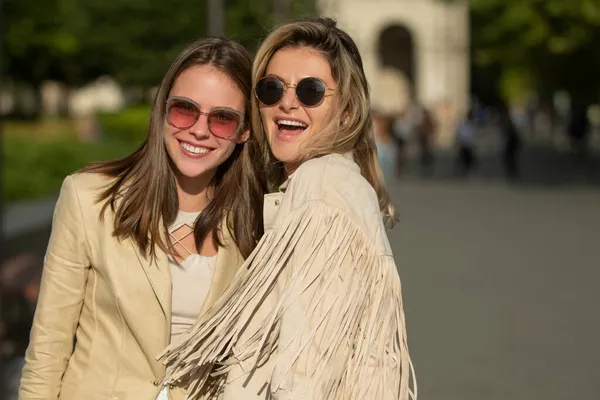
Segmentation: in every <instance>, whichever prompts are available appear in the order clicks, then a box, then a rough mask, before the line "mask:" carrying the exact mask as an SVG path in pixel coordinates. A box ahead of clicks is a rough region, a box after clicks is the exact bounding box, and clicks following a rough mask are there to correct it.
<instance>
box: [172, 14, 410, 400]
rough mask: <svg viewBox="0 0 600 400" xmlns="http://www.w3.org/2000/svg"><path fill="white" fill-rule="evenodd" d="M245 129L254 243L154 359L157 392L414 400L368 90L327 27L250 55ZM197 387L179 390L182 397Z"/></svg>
mask: <svg viewBox="0 0 600 400" xmlns="http://www.w3.org/2000/svg"><path fill="white" fill-rule="evenodd" d="M253 81H254V92H255V97H254V99H253V100H252V118H253V120H252V122H253V129H254V132H255V134H256V137H257V140H258V141H259V142H260V143H261V145H262V147H263V152H264V155H265V165H266V168H267V173H268V178H269V183H270V185H271V190H272V193H271V194H268V195H267V196H266V197H265V204H264V228H265V235H264V236H263V238H262V239H261V241H260V242H259V244H258V246H257V248H256V249H255V251H254V252H253V253H252V254H251V255H250V257H249V258H248V259H247V261H246V263H245V264H244V266H243V267H242V269H241V271H240V273H238V275H237V276H236V278H235V280H234V283H233V284H232V285H231V286H230V288H229V289H228V290H227V291H226V292H225V294H224V295H223V296H222V298H221V299H220V300H219V301H218V302H217V303H216V304H215V306H214V307H212V308H211V309H210V310H209V311H208V313H207V314H205V316H204V317H203V318H201V320H200V321H199V322H198V324H197V325H196V326H195V327H194V328H193V329H192V330H191V331H190V332H189V333H187V334H186V335H185V337H184V338H183V339H182V342H180V343H178V344H176V345H173V346H171V347H170V348H169V349H168V350H167V352H166V353H165V355H166V358H165V359H164V360H165V362H166V364H167V375H166V381H167V382H172V383H175V382H183V383H186V384H190V385H191V387H194V388H196V390H198V391H200V390H201V389H202V388H206V382H207V379H208V377H209V376H212V377H219V376H221V377H223V380H222V386H221V387H216V386H214V387H213V388H214V392H213V393H214V394H215V395H216V394H217V393H218V392H221V391H222V396H223V397H222V398H223V399H225V400H233V399H235V400H238V399H239V400H241V399H254V398H256V399H258V398H261V399H264V398H273V399H292V398H294V399H303V400H305V399H310V400H325V399H328V400H336V399H339V400H364V399H378V400H391V399H402V400H408V399H415V398H416V388H415V384H414V376H413V370H412V365H411V361H410V358H409V354H408V348H407V341H406V331H405V319H404V312H403V305H402V295H401V287H400V279H399V277H398V272H397V269H396V265H395V264H394V259H393V256H392V251H391V248H390V244H389V242H388V239H387V237H386V232H385V227H384V220H385V221H386V222H388V223H389V224H390V225H391V224H392V223H393V222H394V220H395V217H396V215H395V214H396V212H395V210H394V207H393V206H392V204H391V203H390V200H389V198H388V195H387V193H386V191H385V188H384V187H383V185H382V177H381V172H380V168H379V166H378V163H377V152H376V149H375V142H374V137H373V124H372V120H371V110H370V104H369V93H368V85H367V81H366V78H365V74H364V71H363V67H362V61H361V57H360V54H359V52H358V50H357V48H356V45H355V44H354V42H353V41H352V39H351V38H350V37H349V36H348V35H347V34H346V33H345V32H343V31H341V30H340V29H338V28H337V27H336V26H335V23H334V22H333V21H332V20H329V19H316V20H307V21H300V22H295V23H290V24H286V25H283V26H280V27H279V28H277V29H275V30H274V31H273V32H272V33H271V34H270V35H269V36H268V37H267V38H266V40H265V41H264V42H263V43H262V45H261V46H260V48H259V50H258V53H257V56H256V59H255V61H254V67H253ZM194 393H196V391H194V390H191V391H190V395H191V398H195V397H194V396H193V395H194Z"/></svg>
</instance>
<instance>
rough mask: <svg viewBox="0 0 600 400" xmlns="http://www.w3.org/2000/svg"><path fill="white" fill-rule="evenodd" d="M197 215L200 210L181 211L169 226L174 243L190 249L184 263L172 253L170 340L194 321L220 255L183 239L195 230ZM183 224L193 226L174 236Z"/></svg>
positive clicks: (205, 295)
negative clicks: (199, 251) (205, 252)
mask: <svg viewBox="0 0 600 400" xmlns="http://www.w3.org/2000/svg"><path fill="white" fill-rule="evenodd" d="M198 215H200V212H191V213H190V212H185V211H179V213H178V214H177V218H176V219H175V222H174V223H173V224H172V225H171V226H170V227H169V236H170V237H171V241H172V242H173V244H177V243H179V245H181V246H182V247H183V248H184V249H185V250H186V251H187V252H188V253H189V255H188V257H187V258H186V259H185V260H183V261H181V263H177V261H175V260H174V259H173V258H172V257H171V256H169V266H170V268H171V279H172V282H173V297H172V301H171V342H173V340H174V339H175V338H176V337H177V336H178V335H180V334H182V333H183V332H185V331H186V330H187V329H188V328H190V327H191V326H192V325H194V323H195V322H196V319H197V318H198V314H199V313H200V310H201V309H202V305H203V304H204V300H205V299H206V297H207V295H208V291H209V290H210V285H211V283H212V280H213V275H214V268H215V262H216V260H217V256H216V255H215V256H210V257H209V256H201V255H199V254H196V253H195V252H194V251H192V250H193V249H188V248H187V247H185V246H184V245H183V243H181V242H180V241H181V240H183V239H184V238H185V237H186V236H188V235H192V234H193V232H194V231H193V228H194V222H195V221H196V218H198ZM184 225H187V226H188V227H190V228H192V229H191V230H190V232H189V233H188V234H186V235H175V236H177V238H176V237H174V236H173V233H174V232H176V231H177V230H178V229H179V228H181V227H182V226H184Z"/></svg>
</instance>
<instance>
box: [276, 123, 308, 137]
mask: <svg viewBox="0 0 600 400" xmlns="http://www.w3.org/2000/svg"><path fill="white" fill-rule="evenodd" d="M276 123H277V129H278V133H279V134H283V135H298V134H300V133H302V132H304V131H305V130H306V128H308V125H306V124H305V123H303V122H300V121H292V120H285V119H281V120H279V121H276Z"/></svg>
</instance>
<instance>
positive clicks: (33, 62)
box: [3, 0, 314, 88]
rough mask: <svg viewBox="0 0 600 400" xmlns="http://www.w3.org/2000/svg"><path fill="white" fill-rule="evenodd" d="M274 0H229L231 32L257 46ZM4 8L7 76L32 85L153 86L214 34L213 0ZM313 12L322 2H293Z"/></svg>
mask: <svg viewBox="0 0 600 400" xmlns="http://www.w3.org/2000/svg"><path fill="white" fill-rule="evenodd" d="M272 1H273V0H227V1H225V7H226V13H225V15H226V21H225V27H226V31H227V35H229V36H231V37H232V38H234V39H236V40H238V41H240V42H241V43H242V44H244V45H245V46H247V48H248V49H249V50H251V51H253V50H255V49H256V47H257V45H258V43H259V42H260V40H261V39H262V37H263V36H264V35H265V34H266V33H267V31H268V30H269V29H271V28H272V24H273V18H272ZM282 1H283V0H282ZM3 6H4V13H5V15H6V18H5V22H6V27H5V43H6V47H5V49H6V50H5V51H6V53H5V55H6V57H4V58H3V68H4V71H5V74H6V75H7V76H9V77H11V78H16V79H18V80H21V81H25V82H29V83H32V84H39V83H40V82H41V81H42V80H45V79H51V80H58V81H61V82H64V83H67V84H69V85H81V84H85V83H87V82H89V81H90V80H92V79H94V78H96V77H98V76H100V75H110V76H113V77H115V78H116V79H117V80H118V81H119V82H120V83H121V84H124V85H127V86H130V87H131V86H134V87H141V88H149V87H153V86H155V85H158V84H159V83H160V80H161V78H162V76H163V75H164V73H165V72H166V70H167V68H168V66H169V64H170V63H171V62H172V61H173V60H174V58H175V57H176V55H177V54H178V53H179V52H180V51H181V50H182V49H183V48H184V47H185V46H186V45H187V44H188V43H190V42H192V41H193V40H195V39H198V38H199V37H202V36H204V35H206V32H207V26H206V25H207V20H208V18H209V16H208V15H207V1H206V0H200V1H189V0H162V1H155V0H110V1H106V0H27V1H24V0H5V2H4V4H3ZM311 10H314V0H290V14H291V15H290V16H291V17H293V16H297V15H308V14H311V13H314V11H311Z"/></svg>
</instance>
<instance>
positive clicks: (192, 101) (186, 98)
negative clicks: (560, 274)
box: [167, 96, 244, 114]
mask: <svg viewBox="0 0 600 400" xmlns="http://www.w3.org/2000/svg"><path fill="white" fill-rule="evenodd" d="M168 99H175V100H187V101H189V102H190V103H192V104H194V105H195V106H196V107H198V108H199V109H200V111H202V106H201V105H200V104H198V103H197V102H196V101H195V100H194V99H192V98H189V97H187V96H169V97H168ZM168 99H167V100H168ZM214 110H229V111H235V112H236V113H242V114H244V111H239V110H236V109H235V108H231V107H227V106H217V107H213V108H211V109H210V110H208V112H211V111H214Z"/></svg>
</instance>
